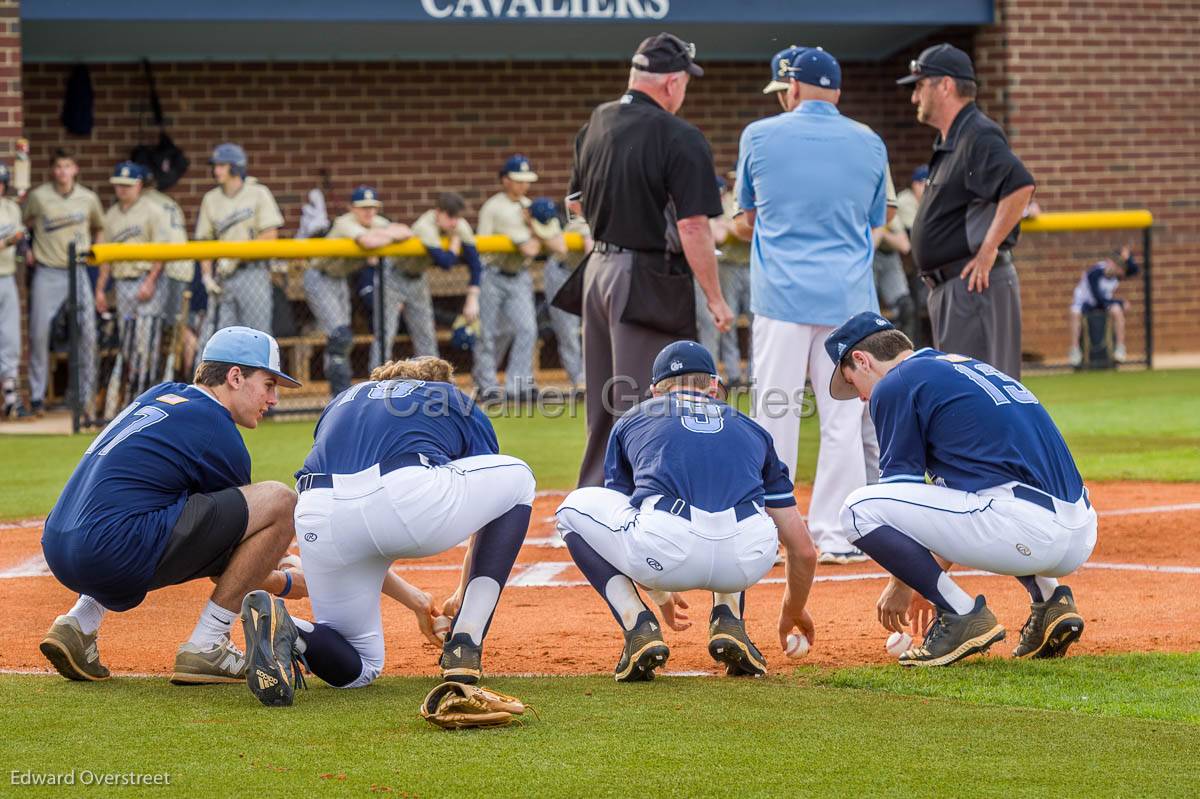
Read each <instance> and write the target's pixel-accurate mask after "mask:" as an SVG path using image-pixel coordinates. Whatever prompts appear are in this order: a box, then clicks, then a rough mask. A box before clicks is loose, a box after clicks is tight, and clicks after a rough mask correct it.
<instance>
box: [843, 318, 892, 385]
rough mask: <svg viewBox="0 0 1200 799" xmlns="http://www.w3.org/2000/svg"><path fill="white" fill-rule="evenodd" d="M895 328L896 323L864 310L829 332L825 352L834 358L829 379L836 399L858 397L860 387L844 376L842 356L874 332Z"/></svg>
mask: <svg viewBox="0 0 1200 799" xmlns="http://www.w3.org/2000/svg"><path fill="white" fill-rule="evenodd" d="M895 329H896V327H895V325H893V324H892V323H891V322H889V321H888V320H886V319H884V318H883V317H882V316H880V315H879V314H877V313H872V312H871V311H863V312H862V313H860V314H855V315H854V316H852V317H850V319H849V320H847V321H846V322H845V323H843V324H842V326H841V327H839V328H838V329H837V330H835V331H833V332H832V333H830V334H829V338H827V339H825V352H826V353H827V354H828V355H829V357H830V358H832V359H833V377H831V378H830V379H829V393H830V395H831V396H832V397H833V398H834V399H840V400H848V399H857V398H858V389H856V388H855V387H854V386H852V385H850V384H849V383H847V382H846V378H844V377H842V370H841V366H840V365H841V363H842V357H843V356H844V355H845V354H846V353H847V352H849V351H850V349H851V348H852V347H853V346H854V345H855V344H857V343H858V342H860V341H862V340H863V339H864V338H866V337H867V336H869V335H871V334H872V333H878V332H879V331H881V330H895Z"/></svg>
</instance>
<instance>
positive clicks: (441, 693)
mask: <svg viewBox="0 0 1200 799" xmlns="http://www.w3.org/2000/svg"><path fill="white" fill-rule="evenodd" d="M524 712H525V705H524V703H523V702H521V700H520V699H517V698H516V697H515V696H507V695H505V694H502V693H499V692H498V691H492V690H490V689H488V688H481V687H479V686H478V685H463V684H461V683H456V682H444V683H442V684H441V685H439V686H438V687H436V688H434V689H433V690H432V691H430V692H429V694H428V695H427V696H426V697H425V701H424V702H422V703H421V716H422V717H424V718H425V720H426V721H428V722H429V723H430V724H436V725H437V726H438V727H441V728H442V729H444V730H460V729H464V728H469V727H504V726H506V725H508V724H512V723H513V722H514V721H517V720H518V719H517V718H516V717H517V716H519V715H521V714H522V713H524Z"/></svg>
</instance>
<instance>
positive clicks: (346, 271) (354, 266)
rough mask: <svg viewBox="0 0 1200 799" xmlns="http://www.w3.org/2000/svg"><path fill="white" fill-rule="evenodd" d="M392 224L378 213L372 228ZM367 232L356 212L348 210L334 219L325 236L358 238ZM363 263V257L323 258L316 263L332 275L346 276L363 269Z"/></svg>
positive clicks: (319, 267) (331, 237)
mask: <svg viewBox="0 0 1200 799" xmlns="http://www.w3.org/2000/svg"><path fill="white" fill-rule="evenodd" d="M390 224H392V223H391V222H389V221H388V219H387V217H385V216H383V215H382V214H376V215H375V219H374V220H373V221H372V222H371V227H372V229H378V228H385V227H387V226H388V225H390ZM366 232H367V229H366V228H365V227H363V226H362V225H360V224H359V222H358V220H357V219H355V218H354V214H353V213H351V212H349V211H347V212H346V213H344V214H342V215H341V216H339V217H338V218H337V219H334V220H333V224H332V225H330V227H329V232H328V233H326V234H325V238H327V239H357V238H358V237H359V236H361V235H362V234H364V233H366ZM363 264H364V261H363V259H362V258H323V259H321V260H320V261H319V262H318V263H317V264H316V267H317V268H318V269H320V270H321V271H322V272H325V273H326V274H328V275H331V276H332V277H346V276H347V275H350V274H353V273H354V272H357V271H358V270H359V269H362V267H363Z"/></svg>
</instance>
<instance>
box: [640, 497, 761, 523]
mask: <svg viewBox="0 0 1200 799" xmlns="http://www.w3.org/2000/svg"><path fill="white" fill-rule="evenodd" d="M654 509H655V510H661V511H666V512H667V513H669V514H671V515H672V516H682V517H683V518H685V519H687V520H688V521H689V522H690V521H691V520H692V506H691V505H689V504H687V503H686V502H684V501H683V500H682V499H676V498H674V497H660V498H659V500H658V502H655V503H654ZM697 510H699V509H697ZM733 513H734V515H735V516H736V517H737V520H738V521H739V522H740V521H744V520H746V519H749V518H750V517H751V516H754V515H756V514H757V513H758V506H757V505H755V504H754V503H753V502H742V503H740V504H738V505H734V506H733Z"/></svg>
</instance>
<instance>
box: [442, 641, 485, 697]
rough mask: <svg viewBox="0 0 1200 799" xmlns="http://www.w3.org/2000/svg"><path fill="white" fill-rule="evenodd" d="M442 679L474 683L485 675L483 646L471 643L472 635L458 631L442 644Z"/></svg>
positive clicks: (466, 683) (468, 683)
mask: <svg viewBox="0 0 1200 799" xmlns="http://www.w3.org/2000/svg"><path fill="white" fill-rule="evenodd" d="M438 665H440V666H441V667H442V679H443V680H448V681H449V682H460V683H463V684H464V685H474V684H475V683H477V682H479V678H480V677H482V676H483V647H482V646H476V645H475V644H473V643H471V636H469V635H467V634H466V633H458V634H456V635H452V636H451V637H450V638H448V639H446V643H444V644H442V658H441V660H439V661H438Z"/></svg>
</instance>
